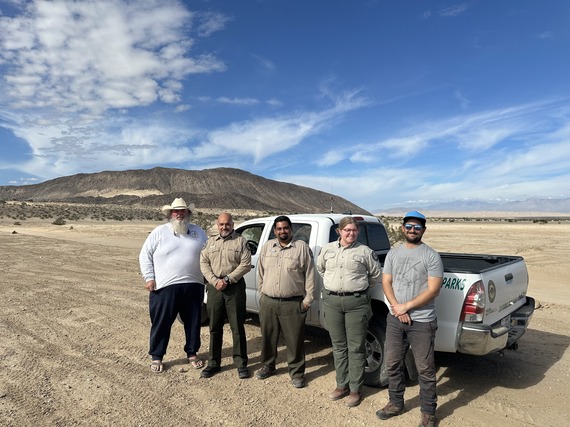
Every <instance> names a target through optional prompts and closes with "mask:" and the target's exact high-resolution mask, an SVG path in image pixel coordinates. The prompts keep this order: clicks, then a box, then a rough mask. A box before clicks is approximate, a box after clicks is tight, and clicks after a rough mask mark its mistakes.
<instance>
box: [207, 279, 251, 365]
mask: <svg viewBox="0 0 570 427" xmlns="http://www.w3.org/2000/svg"><path fill="white" fill-rule="evenodd" d="M207 288H208V299H207V307H208V316H209V317H210V360H209V362H208V366H212V367H219V366H220V363H221V360H222V341H223V332H224V322H225V319H226V317H227V319H228V323H229V324H230V328H231V330H232V338H233V353H232V355H233V359H234V365H235V366H236V368H241V367H246V366H247V339H246V336H245V327H244V323H245V319H246V305H245V300H246V296H245V281H244V280H243V279H241V280H240V281H239V282H237V283H232V284H230V285H228V286H227V287H226V289H224V290H223V291H218V290H217V289H216V288H215V287H214V286H212V285H210V284H208V286H207Z"/></svg>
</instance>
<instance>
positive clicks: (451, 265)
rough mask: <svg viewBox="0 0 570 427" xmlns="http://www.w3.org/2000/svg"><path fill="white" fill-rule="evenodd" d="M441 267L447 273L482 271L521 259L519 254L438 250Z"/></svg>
mask: <svg viewBox="0 0 570 427" xmlns="http://www.w3.org/2000/svg"><path fill="white" fill-rule="evenodd" d="M439 254H440V256H441V260H442V261H443V267H444V270H445V271H446V272H449V273H469V274H474V273H484V272H486V271H488V270H491V269H494V268H496V267H497V266H505V265H508V264H511V263H516V262H518V261H521V260H522V259H523V258H522V257H520V256H509V255H484V254H458V253H451V252H440V253H439Z"/></svg>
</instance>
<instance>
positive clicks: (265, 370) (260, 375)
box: [255, 366, 275, 380]
mask: <svg viewBox="0 0 570 427" xmlns="http://www.w3.org/2000/svg"><path fill="white" fill-rule="evenodd" d="M274 373H275V368H270V367H269V366H263V367H262V368H261V369H260V370H259V371H257V372H256V374H255V378H257V379H258V380H264V379H265V378H269V377H270V376H271V375H273V374H274Z"/></svg>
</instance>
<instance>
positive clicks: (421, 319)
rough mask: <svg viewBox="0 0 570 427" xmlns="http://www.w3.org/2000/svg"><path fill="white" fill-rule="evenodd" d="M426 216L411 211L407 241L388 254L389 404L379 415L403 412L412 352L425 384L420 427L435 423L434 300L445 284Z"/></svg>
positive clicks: (383, 417) (421, 383)
mask: <svg viewBox="0 0 570 427" xmlns="http://www.w3.org/2000/svg"><path fill="white" fill-rule="evenodd" d="M425 231H426V217H425V216H424V215H423V214H421V213H420V212H418V211H411V212H408V213H406V215H405V216H404V221H403V224H402V232H403V233H404V238H405V242H404V243H403V244H402V245H400V246H397V247H394V248H392V249H391V250H390V252H388V254H387V255H386V261H385V262H384V268H383V271H382V288H383V290H384V294H385V296H386V300H387V302H388V303H389V306H390V313H389V314H388V316H387V319H386V372H387V374H388V395H389V402H388V404H387V405H386V406H384V407H383V408H382V409H380V410H379V411H377V412H376V416H377V417H378V418H380V419H381V420H387V419H389V418H391V417H393V416H396V415H400V414H401V413H402V412H404V392H405V388H406V386H405V357H406V352H407V350H408V347H410V348H411V350H412V353H413V355H414V360H415V363H416V368H417V370H418V382H419V386H420V406H421V420H420V424H419V425H420V426H434V425H435V409H436V407H437V394H436V390H435V386H436V376H435V361H434V341H435V331H436V330H437V318H436V312H435V298H436V297H437V296H438V294H439V290H440V289H441V284H442V281H443V263H442V261H441V257H440V256H439V253H438V252H437V251H436V250H434V249H432V248H431V247H429V246H428V245H426V244H425V243H423V242H422V237H423V235H424V233H425Z"/></svg>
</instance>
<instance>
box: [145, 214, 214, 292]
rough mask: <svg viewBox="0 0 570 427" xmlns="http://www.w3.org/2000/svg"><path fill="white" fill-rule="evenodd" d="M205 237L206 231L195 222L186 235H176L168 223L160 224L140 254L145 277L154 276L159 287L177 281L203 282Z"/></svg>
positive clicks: (149, 236)
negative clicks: (202, 251) (201, 256)
mask: <svg viewBox="0 0 570 427" xmlns="http://www.w3.org/2000/svg"><path fill="white" fill-rule="evenodd" d="M206 240H207V236H206V233H205V232H204V230H202V229H201V228H200V227H198V226H197V225H195V224H189V226H188V232H187V233H186V234H183V235H180V234H178V233H176V234H175V233H174V231H172V228H171V226H170V224H169V223H166V224H162V225H159V226H158V227H156V228H155V229H154V230H153V231H151V233H150V234H149V235H148V237H147V238H146V240H145V242H144V244H143V247H142V249H141V252H140V254H139V263H140V268H141V273H142V276H143V279H144V280H145V282H148V281H149V280H153V279H154V280H155V282H156V289H161V288H164V287H166V286H170V285H175V284H177V283H204V276H203V275H202V272H201V271H200V251H201V250H202V248H203V247H204V245H205V244H206Z"/></svg>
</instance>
